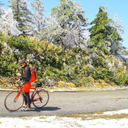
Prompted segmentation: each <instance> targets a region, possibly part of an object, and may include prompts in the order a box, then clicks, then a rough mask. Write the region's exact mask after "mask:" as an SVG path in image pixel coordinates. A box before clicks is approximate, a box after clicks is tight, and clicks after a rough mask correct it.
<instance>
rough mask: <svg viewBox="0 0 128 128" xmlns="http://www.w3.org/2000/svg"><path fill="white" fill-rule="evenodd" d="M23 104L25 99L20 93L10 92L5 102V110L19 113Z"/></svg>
mask: <svg viewBox="0 0 128 128" xmlns="http://www.w3.org/2000/svg"><path fill="white" fill-rule="evenodd" d="M23 104H24V97H23V95H22V94H19V93H18V91H12V92H10V93H9V94H8V95H7V96H6V98H5V100H4V105H5V108H6V109H7V110H8V111H10V112H14V111H18V110H19V109H20V108H21V107H22V106H23Z"/></svg>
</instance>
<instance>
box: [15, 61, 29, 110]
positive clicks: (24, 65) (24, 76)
mask: <svg viewBox="0 0 128 128" xmlns="http://www.w3.org/2000/svg"><path fill="white" fill-rule="evenodd" d="M19 65H20V66H21V67H22V68H23V73H22V74H20V73H16V75H17V76H20V77H21V80H23V87H24V90H23V91H24V92H25V96H24V98H25V105H23V108H24V110H31V101H30V88H31V82H30V77H31V70H30V68H29V67H28V66H27V63H26V60H25V59H21V60H19Z"/></svg>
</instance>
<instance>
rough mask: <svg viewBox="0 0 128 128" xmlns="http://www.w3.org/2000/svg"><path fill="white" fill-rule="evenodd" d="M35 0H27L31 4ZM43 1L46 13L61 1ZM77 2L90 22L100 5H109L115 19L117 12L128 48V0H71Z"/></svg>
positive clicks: (6, 3) (6, 1)
mask: <svg viewBox="0 0 128 128" xmlns="http://www.w3.org/2000/svg"><path fill="white" fill-rule="evenodd" d="M1 1H4V2H3V3H4V7H5V8H6V9H7V8H8V5H9V3H8V0H1ZM33 1H34V0H27V2H28V4H29V5H30V4H31V3H32V2H33ZM41 1H42V2H43V6H44V7H45V10H46V11H45V13H44V14H45V15H46V16H47V15H48V14H50V12H51V9H52V8H54V7H57V5H58V4H59V3H60V0H41ZM71 1H75V2H80V4H81V7H82V8H83V9H84V11H85V18H89V21H88V23H90V22H91V21H93V20H94V18H96V14H97V13H98V10H99V7H100V6H103V7H106V6H108V9H107V10H108V14H109V16H108V17H109V18H110V19H113V18H114V15H115V14H116V13H117V14H118V18H119V20H121V21H122V23H120V24H121V25H122V26H123V27H124V33H123V34H122V35H121V36H122V37H123V39H124V41H123V46H125V47H127V48H128V0H71Z"/></svg>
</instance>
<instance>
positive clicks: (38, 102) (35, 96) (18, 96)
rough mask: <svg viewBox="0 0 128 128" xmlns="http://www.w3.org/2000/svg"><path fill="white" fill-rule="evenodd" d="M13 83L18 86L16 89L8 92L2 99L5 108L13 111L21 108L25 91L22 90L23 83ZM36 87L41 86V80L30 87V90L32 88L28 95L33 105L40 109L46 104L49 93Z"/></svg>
mask: <svg viewBox="0 0 128 128" xmlns="http://www.w3.org/2000/svg"><path fill="white" fill-rule="evenodd" d="M17 84H18V83H17ZM13 85H14V86H15V87H17V88H18V91H12V92H10V93H9V94H8V95H7V96H6V98H5V100H4V105H5V108H6V109H7V110H8V111H10V112H15V111H18V110H19V109H20V108H22V107H23V104H24V97H25V93H24V91H23V85H20V84H18V86H17V85H16V83H14V84H13ZM38 87H42V83H41V82H37V85H36V87H35V88H34V87H31V88H30V89H31V90H33V92H32V94H31V96H30V100H31V103H33V105H34V106H35V107H36V108H39V109H40V108H43V107H44V106H46V105H47V103H48V101H49V93H48V91H46V90H44V89H41V90H38V89H37V88H38Z"/></svg>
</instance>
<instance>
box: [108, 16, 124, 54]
mask: <svg viewBox="0 0 128 128" xmlns="http://www.w3.org/2000/svg"><path fill="white" fill-rule="evenodd" d="M119 23H121V21H120V20H119V18H118V14H115V16H114V19H113V20H112V22H111V27H112V31H113V33H114V36H115V38H111V45H110V49H111V50H110V51H111V53H113V54H114V55H116V54H119V52H122V50H125V49H126V48H125V47H124V46H123V44H122V43H123V38H122V37H121V34H123V33H124V27H123V26H122V25H121V24H119Z"/></svg>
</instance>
